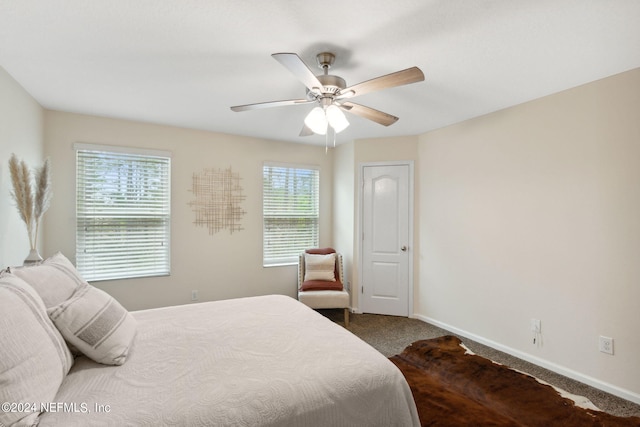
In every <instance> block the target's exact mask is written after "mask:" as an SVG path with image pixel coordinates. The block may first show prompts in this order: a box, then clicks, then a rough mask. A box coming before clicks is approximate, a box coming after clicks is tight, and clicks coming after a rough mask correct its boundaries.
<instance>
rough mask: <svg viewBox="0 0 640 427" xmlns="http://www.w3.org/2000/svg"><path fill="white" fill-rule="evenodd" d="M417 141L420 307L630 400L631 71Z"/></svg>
mask: <svg viewBox="0 0 640 427" xmlns="http://www.w3.org/2000/svg"><path fill="white" fill-rule="evenodd" d="M419 149H420V154H419V157H420V165H421V167H420V171H421V172H420V248H421V249H420V272H421V275H420V289H419V299H418V301H417V305H418V313H419V314H420V316H421V317H422V318H424V319H426V320H429V321H432V322H434V323H437V324H441V325H443V326H445V327H448V328H450V329H453V330H456V331H458V332H460V333H462V334H464V335H468V336H472V337H475V338H478V339H479V340H481V341H484V342H487V343H489V344H491V345H493V346H494V347H498V348H502V349H504V350H507V351H509V352H511V353H513V354H516V355H518V356H520V357H524V358H526V359H529V360H533V361H534V362H536V363H539V364H542V365H543V366H547V367H550V368H552V369H554V370H557V371H560V372H563V373H565V374H567V375H569V376H574V377H577V378H579V379H581V380H583V381H585V382H588V383H592V384H595V385H597V386H599V387H601V388H605V389H609V390H610V391H613V392H615V393H616V394H620V395H623V396H625V397H627V398H629V399H632V400H635V401H637V402H640V369H638V360H639V359H638V355H639V354H640V334H639V333H638V330H637V329H638V327H639V326H640V309H639V306H638V303H639V302H640V262H639V260H640V69H636V70H633V71H630V72H627V73H623V74H620V75H617V76H614V77H610V78H607V79H604V80H601V81H597V82H593V83H590V84H587V85H585V86H581V87H578V88H574V89H571V90H568V91H564V92H561V93H558V94H555V95H551V96H548V97H545V98H541V99H538V100H535V101H532V102H529V103H526V104H523V105H520V106H516V107H513V108H510V109H506V110H503V111H499V112H496V113H493V114H489V115H487V116H484V117H479V118H476V119H473V120H469V121H466V122H463V123H460V124H457V125H453V126H450V127H447V128H444V129H440V130H437V131H434V132H429V133H427V134H424V135H422V136H420V144H419ZM531 318H537V319H540V320H541V321H542V340H541V341H539V345H534V344H533V342H532V341H533V340H532V333H531V332H530V323H529V322H530V319H531ZM599 335H605V336H608V337H613V338H614V340H615V342H614V349H615V355H614V356H610V355H606V354H603V353H600V352H599V351H598V336H599Z"/></svg>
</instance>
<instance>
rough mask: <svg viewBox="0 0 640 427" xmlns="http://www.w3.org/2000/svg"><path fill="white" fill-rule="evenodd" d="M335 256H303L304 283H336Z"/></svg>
mask: <svg viewBox="0 0 640 427" xmlns="http://www.w3.org/2000/svg"><path fill="white" fill-rule="evenodd" d="M335 268H336V254H327V255H316V254H307V253H305V254H304V281H305V282H306V281H309V280H325V281H329V282H335V281H336V275H335Z"/></svg>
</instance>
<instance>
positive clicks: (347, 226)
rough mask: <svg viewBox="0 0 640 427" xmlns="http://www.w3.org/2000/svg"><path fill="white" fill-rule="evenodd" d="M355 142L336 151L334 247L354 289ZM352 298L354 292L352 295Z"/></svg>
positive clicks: (344, 144)
mask: <svg viewBox="0 0 640 427" xmlns="http://www.w3.org/2000/svg"><path fill="white" fill-rule="evenodd" d="M354 154H355V153H354V143H353V142H352V141H351V142H346V143H343V144H341V145H338V146H337V147H336V148H335V149H334V150H333V171H334V172H333V173H334V180H333V218H334V221H333V244H334V247H335V249H336V250H337V251H338V252H340V253H342V255H343V259H344V267H345V281H346V282H347V286H349V289H354V286H353V282H352V280H353V273H352V272H353V250H354V237H355V236H354V221H355V208H356V205H355V203H354V201H355V197H354V194H355V188H356V187H355V180H354V176H355V162H354ZM351 294H352V295H353V294H354V293H353V292H351Z"/></svg>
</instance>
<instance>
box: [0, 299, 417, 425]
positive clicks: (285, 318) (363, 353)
mask: <svg viewBox="0 0 640 427" xmlns="http://www.w3.org/2000/svg"><path fill="white" fill-rule="evenodd" d="M49 313H50V314H51V308H49ZM130 314H131V317H132V318H133V319H135V324H136V332H135V338H134V339H133V341H132V345H131V347H130V349H129V351H128V354H127V357H126V361H125V362H124V363H123V364H122V365H119V366H113V365H105V364H101V363H97V362H95V361H93V360H91V359H89V358H87V357H85V356H82V355H81V356H79V357H76V358H75V360H74V361H73V366H72V367H71V368H70V370H69V371H68V373H67V374H66V376H64V377H63V378H62V382H61V384H60V387H59V389H58V390H57V392H56V393H55V397H54V398H53V399H51V400H52V403H53V405H48V406H47V409H48V411H47V412H44V413H41V414H40V415H39V418H38V419H39V425H40V426H42V427H48V426H61V425H64V426H91V425H100V426H102V425H104V426H161V425H174V426H252V427H253V426H403V427H404V426H418V425H420V423H419V419H418V414H417V410H416V407H415V403H414V400H413V397H412V394H411V390H410V388H409V386H408V384H407V382H406V380H405V378H404V376H403V375H402V373H401V372H400V370H399V369H398V368H397V367H396V366H395V365H393V364H392V363H391V362H390V361H389V360H388V359H387V358H386V357H385V356H383V355H382V354H381V353H379V352H377V351H376V350H375V349H373V348H372V347H370V346H369V345H368V344H367V343H365V342H364V341H362V340H360V339H359V338H357V337H356V336H354V335H353V334H352V333H350V332H349V331H347V330H346V329H344V328H343V327H341V326H340V325H337V324H334V323H333V322H331V321H330V320H328V319H326V318H325V317H324V316H322V315H321V314H318V313H317V312H315V311H313V310H311V309H310V308H308V307H307V306H305V305H303V304H301V303H299V302H298V301H297V300H294V299H293V298H290V297H287V296H282V295H267V296H257V297H248V298H239V299H232V300H225V301H216V302H205V303H196V304H189V305H182V306H173V307H165V308H157V309H150V310H142V311H136V312H131V313H130ZM0 415H2V414H0Z"/></svg>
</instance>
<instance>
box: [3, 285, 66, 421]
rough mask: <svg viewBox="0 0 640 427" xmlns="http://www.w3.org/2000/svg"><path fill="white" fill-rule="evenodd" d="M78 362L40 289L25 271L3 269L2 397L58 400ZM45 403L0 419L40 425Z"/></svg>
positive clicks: (15, 400)
mask: <svg viewBox="0 0 640 427" xmlns="http://www.w3.org/2000/svg"><path fill="white" fill-rule="evenodd" d="M72 365H73V357H72V356H71V353H70V352H69V348H68V347H67V345H66V344H65V342H64V339H63V338H62V336H60V333H59V332H58V330H57V329H56V328H55V326H54V325H53V323H51V320H49V317H47V313H46V309H45V306H44V304H43V302H42V299H41V298H40V296H39V295H38V293H37V292H36V291H35V290H34V289H33V288H31V287H30V286H29V285H28V284H27V283H25V282H24V281H23V280H22V279H20V278H19V277H16V276H14V275H13V274H9V273H2V274H0V403H3V402H9V403H16V404H17V403H26V402H29V403H36V404H38V405H39V403H40V402H52V401H53V400H54V398H55V396H56V393H57V392H58V389H59V388H60V384H61V383H62V381H63V380H64V378H65V376H66V375H67V373H68V372H69V369H70V368H71V366H72ZM16 409H20V408H16ZM39 409H40V408H39V407H38V408H35V412H29V411H2V410H0V425H4V426H10V425H13V424H14V423H16V424H17V425H29V426H30V425H35V424H37V420H38V415H39Z"/></svg>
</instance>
